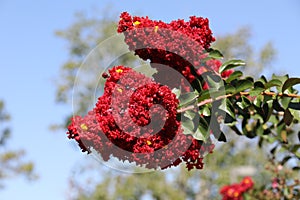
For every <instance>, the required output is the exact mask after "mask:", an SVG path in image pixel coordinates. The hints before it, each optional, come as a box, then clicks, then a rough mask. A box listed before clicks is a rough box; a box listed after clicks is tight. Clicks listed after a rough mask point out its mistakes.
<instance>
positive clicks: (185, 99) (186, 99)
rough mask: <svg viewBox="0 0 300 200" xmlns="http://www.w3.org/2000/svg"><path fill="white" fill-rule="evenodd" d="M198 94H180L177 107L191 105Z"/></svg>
mask: <svg viewBox="0 0 300 200" xmlns="http://www.w3.org/2000/svg"><path fill="white" fill-rule="evenodd" d="M197 97H198V94H197V93H195V92H189V93H185V94H182V95H181V96H180V98H179V102H180V103H179V107H181V106H183V105H186V104H190V103H192V102H193V101H194V100H195V99H197Z"/></svg>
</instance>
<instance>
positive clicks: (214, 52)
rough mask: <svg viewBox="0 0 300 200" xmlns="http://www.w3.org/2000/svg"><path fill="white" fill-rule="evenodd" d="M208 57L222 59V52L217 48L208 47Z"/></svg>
mask: <svg viewBox="0 0 300 200" xmlns="http://www.w3.org/2000/svg"><path fill="white" fill-rule="evenodd" d="M208 57H209V58H214V59H222V58H223V54H222V53H221V52H220V51H219V50H217V49H212V48H210V49H208Z"/></svg>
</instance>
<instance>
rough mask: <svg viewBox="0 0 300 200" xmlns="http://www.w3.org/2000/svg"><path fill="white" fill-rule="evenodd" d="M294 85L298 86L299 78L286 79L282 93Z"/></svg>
mask: <svg viewBox="0 0 300 200" xmlns="http://www.w3.org/2000/svg"><path fill="white" fill-rule="evenodd" d="M296 84H300V78H289V79H287V80H286V81H285V82H284V84H283V86H282V92H284V91H285V90H287V89H288V88H290V87H292V86H294V85H296Z"/></svg>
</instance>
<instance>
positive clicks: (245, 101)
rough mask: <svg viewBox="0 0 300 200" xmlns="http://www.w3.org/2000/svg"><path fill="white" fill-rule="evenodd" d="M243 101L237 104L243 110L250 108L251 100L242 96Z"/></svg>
mask: <svg viewBox="0 0 300 200" xmlns="http://www.w3.org/2000/svg"><path fill="white" fill-rule="evenodd" d="M241 100H242V101H240V102H237V103H236V104H237V105H238V106H239V107H240V108H241V109H242V110H243V109H245V108H247V107H249V106H250V104H251V102H250V101H249V99H247V98H246V97H244V96H242V98H241Z"/></svg>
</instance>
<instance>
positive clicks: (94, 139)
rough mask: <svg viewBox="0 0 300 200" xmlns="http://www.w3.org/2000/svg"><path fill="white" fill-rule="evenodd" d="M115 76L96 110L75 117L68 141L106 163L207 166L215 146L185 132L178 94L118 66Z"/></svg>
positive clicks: (110, 72)
mask: <svg viewBox="0 0 300 200" xmlns="http://www.w3.org/2000/svg"><path fill="white" fill-rule="evenodd" d="M109 74H110V75H108V74H103V77H104V78H107V80H106V83H105V87H104V94H103V96H102V97H100V98H99V99H98V102H97V103H96V107H95V108H94V109H93V110H92V111H90V112H89V113H88V114H87V115H86V116H85V117H83V118H82V117H79V116H75V117H73V118H72V122H71V124H70V125H69V127H68V132H67V134H68V137H69V138H70V139H75V140H76V141H77V142H78V143H79V146H80V148H81V149H82V151H83V152H85V151H87V152H88V153H90V152H91V151H92V150H93V149H94V150H95V151H96V152H98V153H99V154H100V155H101V156H102V158H103V160H104V161H107V160H108V159H109V158H110V156H114V157H116V158H118V159H120V160H121V161H125V160H127V161H129V162H135V163H136V164H137V165H141V166H145V167H147V168H155V169H156V168H162V169H164V168H167V167H171V166H176V165H178V164H180V163H181V162H185V163H186V164H187V168H188V169H193V168H194V167H195V168H197V169H201V168H203V163H202V158H203V154H204V153H205V152H207V151H209V152H211V151H212V149H213V147H214V146H213V145H211V144H202V142H200V141H197V140H195V139H193V137H192V136H186V135H184V134H183V133H182V129H181V126H180V121H178V120H177V118H176V117H177V107H178V103H179V102H178V100H177V99H176V96H175V94H173V93H172V92H171V90H170V89H169V88H168V87H167V86H162V85H160V84H158V83H156V82H154V81H153V80H151V79H150V78H148V77H146V76H144V75H143V74H140V73H138V72H135V71H134V70H132V69H131V68H127V67H123V66H117V67H114V68H112V69H110V70H109ZM136 80H139V81H136Z"/></svg>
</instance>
